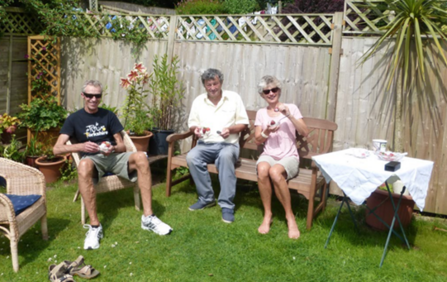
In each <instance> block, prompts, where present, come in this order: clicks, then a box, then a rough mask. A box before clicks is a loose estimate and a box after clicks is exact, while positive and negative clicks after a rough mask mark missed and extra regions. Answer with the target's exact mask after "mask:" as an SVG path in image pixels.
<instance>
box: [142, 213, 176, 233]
mask: <svg viewBox="0 0 447 282" xmlns="http://www.w3.org/2000/svg"><path fill="white" fill-rule="evenodd" d="M141 228H143V229H144V230H150V231H153V232H154V233H155V234H158V235H168V234H169V233H171V232H172V228H171V226H169V225H167V224H166V223H164V222H163V221H161V220H160V219H159V218H158V217H157V216H156V215H148V216H144V214H143V215H142V216H141Z"/></svg>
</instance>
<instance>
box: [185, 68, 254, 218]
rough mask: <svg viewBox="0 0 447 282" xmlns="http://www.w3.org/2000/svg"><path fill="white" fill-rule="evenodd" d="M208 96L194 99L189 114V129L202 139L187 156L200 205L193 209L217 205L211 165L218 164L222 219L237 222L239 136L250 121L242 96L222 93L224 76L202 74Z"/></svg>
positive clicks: (227, 92) (205, 94)
mask: <svg viewBox="0 0 447 282" xmlns="http://www.w3.org/2000/svg"><path fill="white" fill-rule="evenodd" d="M201 78H202V83H203V86H204V87H205V90H206V93H203V94H201V95H200V96H198V97H197V98H196V99H194V101H193V104H192V106H191V112H190V114H189V119H188V126H189V128H190V130H191V131H192V132H194V134H195V135H196V136H197V137H198V138H199V141H198V144H197V146H195V147H194V148H193V149H192V150H191V151H190V152H189V153H188V155H187V157H186V161H187V163H188V167H189V170H190V172H191V175H192V177H193V179H194V183H195V184H196V189H197V194H198V196H199V198H198V200H197V202H196V203H195V204H193V205H192V206H190V207H189V210H191V211H196V210H202V209H204V208H207V207H211V206H214V205H216V200H215V199H214V191H213V188H212V187H211V179H210V175H209V172H208V170H207V164H210V163H214V164H215V165H216V168H217V170H218V171H219V182H220V194H219V198H218V203H219V206H220V207H221V208H222V220H223V221H224V222H226V223H232V222H233V221H234V203H233V199H234V196H235V194H236V175H235V168H234V166H235V164H236V162H237V159H238V157H239V143H238V141H239V133H240V132H241V131H242V130H244V128H245V127H246V126H247V125H248V123H249V120H248V116H247V112H246V110H245V107H244V104H243V103H242V99H241V97H240V96H239V94H237V93H235V92H232V91H227V90H222V82H223V74H222V73H221V72H220V71H219V70H216V69H208V70H206V71H205V72H204V73H203V74H202V77H201Z"/></svg>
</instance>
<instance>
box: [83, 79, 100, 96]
mask: <svg viewBox="0 0 447 282" xmlns="http://www.w3.org/2000/svg"><path fill="white" fill-rule="evenodd" d="M89 85H90V86H94V87H99V88H100V89H101V93H102V84H101V82H99V81H98V80H93V79H91V80H87V81H86V82H84V86H82V93H84V92H85V88H86V87H87V86H89Z"/></svg>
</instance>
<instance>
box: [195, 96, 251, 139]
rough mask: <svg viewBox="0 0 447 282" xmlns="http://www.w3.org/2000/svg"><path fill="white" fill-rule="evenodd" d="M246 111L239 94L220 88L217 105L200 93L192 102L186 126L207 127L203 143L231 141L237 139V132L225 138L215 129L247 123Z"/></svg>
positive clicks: (220, 129)
mask: <svg viewBox="0 0 447 282" xmlns="http://www.w3.org/2000/svg"><path fill="white" fill-rule="evenodd" d="M248 123H249V120H248V116H247V111H246V110H245V107H244V104H243V103H242V99H241V96H239V94H237V93H236V92H233V91H227V90H222V98H221V99H220V101H219V103H218V104H217V105H214V104H213V103H212V102H211V101H210V100H209V99H208V95H207V93H203V94H200V95H199V96H198V97H197V98H196V99H194V101H193V102H192V106H191V112H190V114H189V119H188V127H190V128H191V127H193V126H198V127H209V128H210V131H209V133H207V134H205V136H204V137H203V141H204V142H205V143H220V142H225V143H232V144H235V143H237V142H238V140H239V134H237V133H236V134H230V136H228V137H227V138H226V139H224V138H222V137H221V136H220V135H219V134H218V133H217V131H222V129H224V128H226V127H230V126H232V125H236V124H248Z"/></svg>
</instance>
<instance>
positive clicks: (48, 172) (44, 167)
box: [36, 156, 66, 183]
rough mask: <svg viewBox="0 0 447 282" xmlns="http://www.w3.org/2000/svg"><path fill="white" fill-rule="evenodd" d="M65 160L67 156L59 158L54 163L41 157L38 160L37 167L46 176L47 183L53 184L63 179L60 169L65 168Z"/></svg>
mask: <svg viewBox="0 0 447 282" xmlns="http://www.w3.org/2000/svg"><path fill="white" fill-rule="evenodd" d="M65 160H66V158H65V156H57V157H56V159H55V160H52V161H48V160H47V159H46V157H39V158H38V159H37V160H36V164H37V167H38V168H39V170H40V171H41V172H42V173H43V175H44V176H45V182H46V183H53V182H55V181H57V180H58V179H59V177H61V172H60V169H61V168H62V167H63V166H64V164H65Z"/></svg>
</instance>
